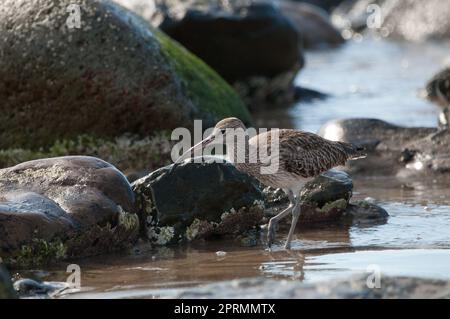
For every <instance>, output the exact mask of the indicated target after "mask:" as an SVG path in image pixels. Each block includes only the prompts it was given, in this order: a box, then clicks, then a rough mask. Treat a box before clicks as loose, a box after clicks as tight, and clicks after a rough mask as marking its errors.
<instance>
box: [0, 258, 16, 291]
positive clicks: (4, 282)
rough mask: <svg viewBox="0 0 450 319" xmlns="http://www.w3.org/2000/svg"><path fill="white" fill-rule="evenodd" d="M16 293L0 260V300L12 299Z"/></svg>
mask: <svg viewBox="0 0 450 319" xmlns="http://www.w3.org/2000/svg"><path fill="white" fill-rule="evenodd" d="M14 298H16V293H15V291H14V288H13V285H12V283H11V276H10V275H9V273H8V271H7V270H6V268H5V267H4V266H3V265H2V264H1V260H0V299H14Z"/></svg>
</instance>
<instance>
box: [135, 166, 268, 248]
mask: <svg viewBox="0 0 450 319" xmlns="http://www.w3.org/2000/svg"><path fill="white" fill-rule="evenodd" d="M133 190H134V192H135V193H136V197H137V201H138V207H139V217H140V221H141V223H142V224H143V225H144V226H145V227H144V235H145V236H146V237H147V238H148V239H150V240H151V241H152V242H154V243H156V244H159V245H165V244H172V243H178V242H181V241H191V240H194V239H204V238H209V237H211V236H221V235H232V236H234V237H237V236H240V235H242V234H243V233H244V232H246V231H248V230H251V229H252V228H254V227H255V226H258V225H259V224H260V223H261V220H262V218H263V212H264V202H263V196H262V193H261V190H260V188H259V185H258V183H257V182H256V181H255V180H254V179H253V178H251V177H250V176H248V175H247V174H245V173H241V172H239V171H238V170H237V169H236V168H235V167H234V166H233V165H231V164H229V163H215V162H214V161H210V160H207V161H206V162H205V163H195V162H185V163H182V164H177V165H175V166H173V165H171V166H167V167H164V168H161V169H159V170H157V171H155V172H153V173H151V174H150V175H148V176H146V177H143V178H141V179H139V180H137V181H136V182H134V183H133Z"/></svg>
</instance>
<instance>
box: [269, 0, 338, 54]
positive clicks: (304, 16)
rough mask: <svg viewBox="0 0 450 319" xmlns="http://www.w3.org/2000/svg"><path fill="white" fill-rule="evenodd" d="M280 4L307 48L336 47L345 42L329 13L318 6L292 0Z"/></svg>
mask: <svg viewBox="0 0 450 319" xmlns="http://www.w3.org/2000/svg"><path fill="white" fill-rule="evenodd" d="M278 6H279V8H280V10H281V12H283V14H284V15H285V16H286V17H288V18H289V19H291V21H292V22H293V24H294V25H295V26H296V27H297V29H298V31H299V33H301V35H302V44H303V46H304V47H305V48H306V49H322V48H327V47H336V46H338V45H340V44H343V43H344V42H345V40H344V38H343V37H342V36H341V33H340V32H339V31H338V30H337V29H336V28H335V27H334V26H333V25H332V24H331V23H330V17H329V15H328V13H327V12H325V11H323V10H321V9H319V8H318V7H316V6H314V5H310V4H308V3H297V2H294V1H290V0H289V1H279V2H278Z"/></svg>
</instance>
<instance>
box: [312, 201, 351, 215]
mask: <svg viewBox="0 0 450 319" xmlns="http://www.w3.org/2000/svg"><path fill="white" fill-rule="evenodd" d="M347 204H348V202H347V200H346V199H344V198H341V199H338V200H336V201H334V202H329V203H326V204H325V205H324V206H323V207H322V208H317V209H316V211H317V212H318V213H328V212H330V211H331V210H332V209H339V210H342V209H345V208H346V207H347Z"/></svg>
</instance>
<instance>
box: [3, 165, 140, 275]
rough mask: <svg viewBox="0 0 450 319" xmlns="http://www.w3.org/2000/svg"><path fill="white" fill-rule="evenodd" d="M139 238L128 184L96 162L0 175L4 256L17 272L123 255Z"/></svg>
mask: <svg viewBox="0 0 450 319" xmlns="http://www.w3.org/2000/svg"><path fill="white" fill-rule="evenodd" d="M138 233H139V220H138V217H137V215H136V214H135V197H134V193H133V192H132V190H131V187H130V184H129V183H128V181H127V180H126V178H125V177H124V176H123V175H122V173H120V172H119V171H118V170H117V169H116V168H115V167H113V166H112V165H110V164H108V163H106V162H104V161H102V160H100V159H97V158H93V157H84V156H72V157H60V158H49V159H41V160H35V161H30V162H26V163H22V164H19V165H17V166H14V167H10V168H5V169H2V170H0V255H1V256H2V257H3V259H4V260H5V261H6V262H7V263H8V264H13V265H14V266H16V267H24V266H30V265H40V264H45V263H48V262H54V261H57V260H60V259H64V258H66V257H82V256H87V255H95V254H100V253H104V252H107V251H110V250H114V249H120V248H123V247H126V246H128V245H129V244H130V243H132V242H133V241H134V240H135V239H136V238H137V235H138Z"/></svg>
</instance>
